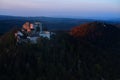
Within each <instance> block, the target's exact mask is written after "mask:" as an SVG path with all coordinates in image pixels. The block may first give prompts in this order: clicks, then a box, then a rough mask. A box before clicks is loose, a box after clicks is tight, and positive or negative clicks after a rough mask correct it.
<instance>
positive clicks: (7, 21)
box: [0, 15, 120, 33]
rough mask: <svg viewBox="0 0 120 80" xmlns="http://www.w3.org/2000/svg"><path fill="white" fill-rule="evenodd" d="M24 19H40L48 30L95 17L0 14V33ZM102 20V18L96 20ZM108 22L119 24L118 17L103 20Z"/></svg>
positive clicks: (74, 24)
mask: <svg viewBox="0 0 120 80" xmlns="http://www.w3.org/2000/svg"><path fill="white" fill-rule="evenodd" d="M26 21H30V22H35V21H41V22H42V23H43V26H44V27H46V28H47V29H48V30H70V29H71V28H72V27H73V26H77V25H79V24H83V23H88V22H93V21H96V20H95V19H73V18H53V17H20V16H5V15H0V33H4V32H7V31H9V30H10V29H11V28H13V27H21V26H22V25H23V24H24V23H25V22H26ZM97 21H102V22H103V21H104V20H97ZM104 22H107V23H110V24H119V23H120V21H119V19H117V21H116V20H114V21H112V20H107V21H104Z"/></svg>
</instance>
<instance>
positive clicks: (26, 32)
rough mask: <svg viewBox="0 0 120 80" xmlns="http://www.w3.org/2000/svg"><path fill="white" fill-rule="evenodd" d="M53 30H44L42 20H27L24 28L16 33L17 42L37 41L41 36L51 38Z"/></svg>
mask: <svg viewBox="0 0 120 80" xmlns="http://www.w3.org/2000/svg"><path fill="white" fill-rule="evenodd" d="M50 36H51V32H49V31H47V30H43V26H42V23H41V22H35V23H30V22H26V23H25V24H23V26H22V28H21V29H20V30H18V31H17V32H16V33H15V37H16V40H17V43H23V42H25V43H26V42H31V43H37V40H38V39H39V38H41V37H43V38H48V39H50Z"/></svg>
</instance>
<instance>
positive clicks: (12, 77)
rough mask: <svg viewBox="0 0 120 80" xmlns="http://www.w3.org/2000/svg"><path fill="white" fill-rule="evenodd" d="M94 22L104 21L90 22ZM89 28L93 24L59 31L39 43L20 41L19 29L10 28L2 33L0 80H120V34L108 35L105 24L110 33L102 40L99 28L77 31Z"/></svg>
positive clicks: (39, 40)
mask: <svg viewBox="0 0 120 80" xmlns="http://www.w3.org/2000/svg"><path fill="white" fill-rule="evenodd" d="M90 25H91V27H92V26H95V25H96V26H97V25H101V24H97V23H96V22H95V23H90V24H86V26H90ZM82 26H84V27H85V25H82ZM108 26H110V25H108ZM111 28H113V27H111ZM75 29H77V30H78V31H75ZM86 29H90V28H89V27H88V28H87V27H85V28H84V29H83V30H82V28H80V30H82V31H80V30H79V29H78V28H77V27H76V28H74V29H73V30H71V32H65V31H61V32H59V31H56V35H54V36H52V38H51V39H50V40H48V39H46V38H40V39H38V43H37V44H32V43H24V44H19V45H17V44H16V39H15V37H14V34H13V33H14V31H15V29H12V30H10V31H9V32H7V33H5V34H4V35H2V36H1V37H0V80H119V79H120V38H115V35H111V36H110V37H111V40H108V39H109V37H107V38H105V37H106V36H107V35H108V34H109V32H107V33H105V32H104V31H103V28H102V29H101V30H102V31H103V32H102V33H103V35H105V34H106V35H105V36H101V37H100V38H102V40H99V37H97V36H96V35H95V36H94V35H93V34H94V30H95V29H94V30H92V31H93V32H92V35H86V34H85V35H84V37H80V35H77V34H80V32H84V31H85V33H86V31H87V32H89V30H86ZM92 29H93V27H92ZM106 30H107V31H109V30H111V29H106ZM114 30H115V31H114ZM90 31H91V29H90ZM96 31H97V30H95V33H96ZM116 31H117V30H116V29H113V33H114V32H115V33H114V34H119V33H116ZM76 32H77V34H76ZM99 32H101V31H99ZM90 33H91V32H89V34H90ZM113 33H112V34H113ZM74 34H75V35H74ZM76 35H77V36H76ZM116 37H118V36H116ZM111 42H112V43H111Z"/></svg>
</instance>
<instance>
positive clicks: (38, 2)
mask: <svg viewBox="0 0 120 80" xmlns="http://www.w3.org/2000/svg"><path fill="white" fill-rule="evenodd" d="M119 4H120V0H0V15H12V16H46V17H66V18H97V19H113V18H120V15H119V14H120V5H119Z"/></svg>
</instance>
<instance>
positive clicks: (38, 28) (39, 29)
mask: <svg viewBox="0 0 120 80" xmlns="http://www.w3.org/2000/svg"><path fill="white" fill-rule="evenodd" d="M34 27H35V32H37V33H41V32H42V23H40V22H35V23H34Z"/></svg>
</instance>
